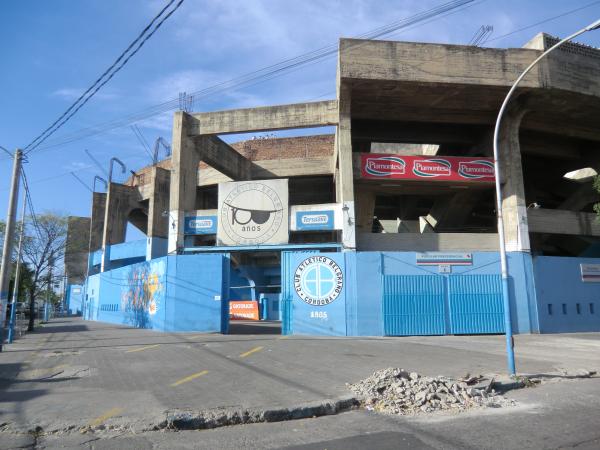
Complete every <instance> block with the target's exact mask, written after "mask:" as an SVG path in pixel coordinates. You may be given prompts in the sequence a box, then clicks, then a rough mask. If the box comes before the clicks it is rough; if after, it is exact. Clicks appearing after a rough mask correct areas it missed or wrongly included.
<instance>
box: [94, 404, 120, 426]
mask: <svg viewBox="0 0 600 450" xmlns="http://www.w3.org/2000/svg"><path fill="white" fill-rule="evenodd" d="M122 411H123V408H113V409H109V410H108V411H106V412H105V413H104V414H102V415H101V416H100V417H96V418H95V419H94V420H92V421H91V422H90V423H89V424H88V425H89V426H90V427H97V426H98V425H102V423H104V421H105V420H107V419H110V418H111V417H114V416H116V415H117V414H119V413H121V412H122Z"/></svg>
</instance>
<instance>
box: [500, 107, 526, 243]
mask: <svg viewBox="0 0 600 450" xmlns="http://www.w3.org/2000/svg"><path fill="white" fill-rule="evenodd" d="M517 103H518V102H517ZM526 112H527V110H526V109H524V108H523V107H522V106H520V105H517V104H515V106H514V107H513V108H511V109H510V110H508V111H507V112H506V114H505V115H504V117H503V119H502V126H501V130H500V136H499V158H500V165H501V168H502V179H501V182H502V214H503V217H504V231H505V238H506V250H507V251H509V252H516V251H524V252H529V251H530V250H531V247H530V244H529V229H528V226H527V204H526V202H525V187H524V184H523V168H522V165H521V147H520V144H519V127H520V125H521V120H522V119H523V116H524V115H525V113H526Z"/></svg>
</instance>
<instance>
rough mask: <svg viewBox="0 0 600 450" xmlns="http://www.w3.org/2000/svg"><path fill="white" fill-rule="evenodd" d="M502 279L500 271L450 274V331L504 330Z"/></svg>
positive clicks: (499, 331) (463, 332)
mask: <svg viewBox="0 0 600 450" xmlns="http://www.w3.org/2000/svg"><path fill="white" fill-rule="evenodd" d="M501 283H502V281H501V279H500V275H450V276H449V277H448V308H449V315H450V333H451V334H485V333H503V332H504V304H503V302H502V284H501Z"/></svg>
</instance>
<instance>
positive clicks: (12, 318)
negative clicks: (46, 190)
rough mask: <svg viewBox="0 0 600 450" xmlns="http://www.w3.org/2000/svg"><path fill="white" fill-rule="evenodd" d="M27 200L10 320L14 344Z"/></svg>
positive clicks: (20, 237)
mask: <svg viewBox="0 0 600 450" xmlns="http://www.w3.org/2000/svg"><path fill="white" fill-rule="evenodd" d="M26 206H27V202H26V201H25V198H23V212H22V213H21V234H20V235H19V249H18V250H17V267H16V269H15V286H14V287H13V296H12V302H11V305H12V306H11V308H10V321H9V322H8V343H9V344H12V341H13V338H14V335H15V320H16V318H17V311H16V309H17V302H18V299H19V279H20V274H21V250H22V248H23V235H24V234H25V207H26Z"/></svg>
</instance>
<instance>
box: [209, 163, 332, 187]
mask: <svg viewBox="0 0 600 450" xmlns="http://www.w3.org/2000/svg"><path fill="white" fill-rule="evenodd" d="M331 159H332V158H331V157H325V158H302V159H300V158H291V159H268V160H263V161H253V163H252V167H251V172H250V173H251V175H250V179H252V180H268V179H271V178H291V177H299V176H317V175H332V171H331ZM227 181H233V179H232V178H230V177H228V176H227V175H223V173H221V172H219V171H218V170H217V169H213V168H212V167H204V168H201V169H198V186H211V185H215V184H218V183H225V182H227Z"/></svg>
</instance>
